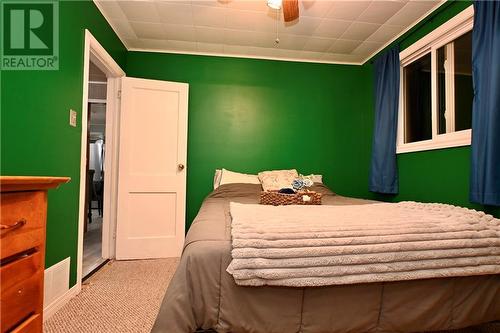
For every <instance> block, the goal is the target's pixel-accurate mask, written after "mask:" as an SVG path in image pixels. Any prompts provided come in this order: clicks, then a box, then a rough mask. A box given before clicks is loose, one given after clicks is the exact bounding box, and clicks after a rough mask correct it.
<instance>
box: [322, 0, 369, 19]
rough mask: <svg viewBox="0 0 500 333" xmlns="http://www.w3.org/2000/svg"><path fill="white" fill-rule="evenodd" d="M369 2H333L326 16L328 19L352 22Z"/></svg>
mask: <svg viewBox="0 0 500 333" xmlns="http://www.w3.org/2000/svg"><path fill="white" fill-rule="evenodd" d="M370 2H371V1H333V6H332V8H330V11H329V12H328V14H327V15H326V17H328V18H333V19H339V20H347V21H354V20H356V19H357V18H358V17H359V15H361V14H362V13H363V12H364V11H365V9H366V8H368V6H370Z"/></svg>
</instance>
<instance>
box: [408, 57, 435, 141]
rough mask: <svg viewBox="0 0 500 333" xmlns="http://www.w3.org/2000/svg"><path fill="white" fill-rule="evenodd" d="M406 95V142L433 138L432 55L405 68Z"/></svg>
mask: <svg viewBox="0 0 500 333" xmlns="http://www.w3.org/2000/svg"><path fill="white" fill-rule="evenodd" d="M403 78H404V81H403V82H404V96H405V142H406V143H409V142H415V141H422V140H429V139H431V138H432V117H431V55H430V53H429V54H427V55H425V56H423V57H422V58H420V59H418V60H416V61H414V62H412V63H411V64H409V65H408V66H405V67H404V70H403Z"/></svg>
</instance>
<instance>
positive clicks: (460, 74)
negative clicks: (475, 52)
mask: <svg viewBox="0 0 500 333" xmlns="http://www.w3.org/2000/svg"><path fill="white" fill-rule="evenodd" d="M471 37H472V33H471V32H468V33H466V34H465V35H463V36H461V37H459V38H457V39H455V40H454V41H453V42H451V43H449V44H446V45H444V46H443V47H440V48H439V49H438V50H437V65H436V67H437V88H438V91H437V98H438V101H437V107H438V117H437V119H438V133H439V134H444V133H450V132H453V131H461V130H464V129H469V128H471V121H472V119H471V118H472V98H473V92H472V39H471Z"/></svg>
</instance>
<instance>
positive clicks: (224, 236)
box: [152, 184, 500, 333]
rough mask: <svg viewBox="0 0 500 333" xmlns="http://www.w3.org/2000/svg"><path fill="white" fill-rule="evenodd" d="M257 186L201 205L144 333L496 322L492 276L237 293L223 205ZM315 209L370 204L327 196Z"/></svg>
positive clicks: (429, 327) (497, 284)
mask: <svg viewBox="0 0 500 333" xmlns="http://www.w3.org/2000/svg"><path fill="white" fill-rule="evenodd" d="M260 190H261V189H260V185H253V184H231V185H223V186H221V187H219V189H217V190H216V191H214V192H213V193H212V194H210V195H209V196H208V197H207V199H206V200H205V201H204V203H203V205H202V207H201V209H200V212H199V213H198V216H197V217H196V219H195V221H194V222H193V224H192V226H191V228H190V229H189V232H188V234H187V237H186V242H185V247H184V253H183V255H182V258H181V261H180V264H179V267H178V269H177V271H176V273H175V275H174V277H173V278H172V281H171V282H170V286H169V288H168V290H167V292H166V294H165V298H164V300H163V303H162V306H161V309H160V312H159V314H158V317H157V319H156V322H155V325H154V327H153V330H152V332H154V333H159V332H165V333H166V332H169V333H177V332H178V333H191V332H194V331H195V330H196V329H197V328H203V329H209V328H213V329H215V330H216V331H217V332H233V333H246V332H255V333H257V332H259V333H273V332H276V333H278V332H279V333H292V332H301V333H309V332H318V333H319V332H325V333H326V332H328V333H337V332H338V333H346V332H357V333H359V332H419V331H420V332H421V331H433V330H445V329H452V328H460V327H466V326H470V325H475V324H479V323H483V322H488V321H493V320H500V275H485V276H473V277H454V278H441V279H427V280H416V281H397V282H385V283H367V284H351V285H341V286H327V287H308V288H292V287H269V286H265V287H242V286H238V285H236V284H235V282H234V279H233V277H232V276H231V275H230V274H229V273H227V272H226V268H227V266H228V265H229V263H230V262H231V253H230V251H231V236H230V231H231V217H230V214H229V202H230V201H234V202H240V203H257V202H258V199H259V193H260ZM314 190H316V191H321V192H323V193H324V196H323V204H328V205H349V204H363V203H367V204H368V203H371V202H370V201H367V200H360V199H352V198H346V197H342V196H337V195H333V193H331V192H330V191H329V190H328V189H327V188H326V187H324V186H319V185H318V186H315V188H314Z"/></svg>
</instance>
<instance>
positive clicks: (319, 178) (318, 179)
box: [304, 174, 323, 184]
mask: <svg viewBox="0 0 500 333" xmlns="http://www.w3.org/2000/svg"><path fill="white" fill-rule="evenodd" d="M304 177H307V178H309V179H311V180H312V181H313V183H321V184H323V175H314V174H310V175H307V176H304Z"/></svg>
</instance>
